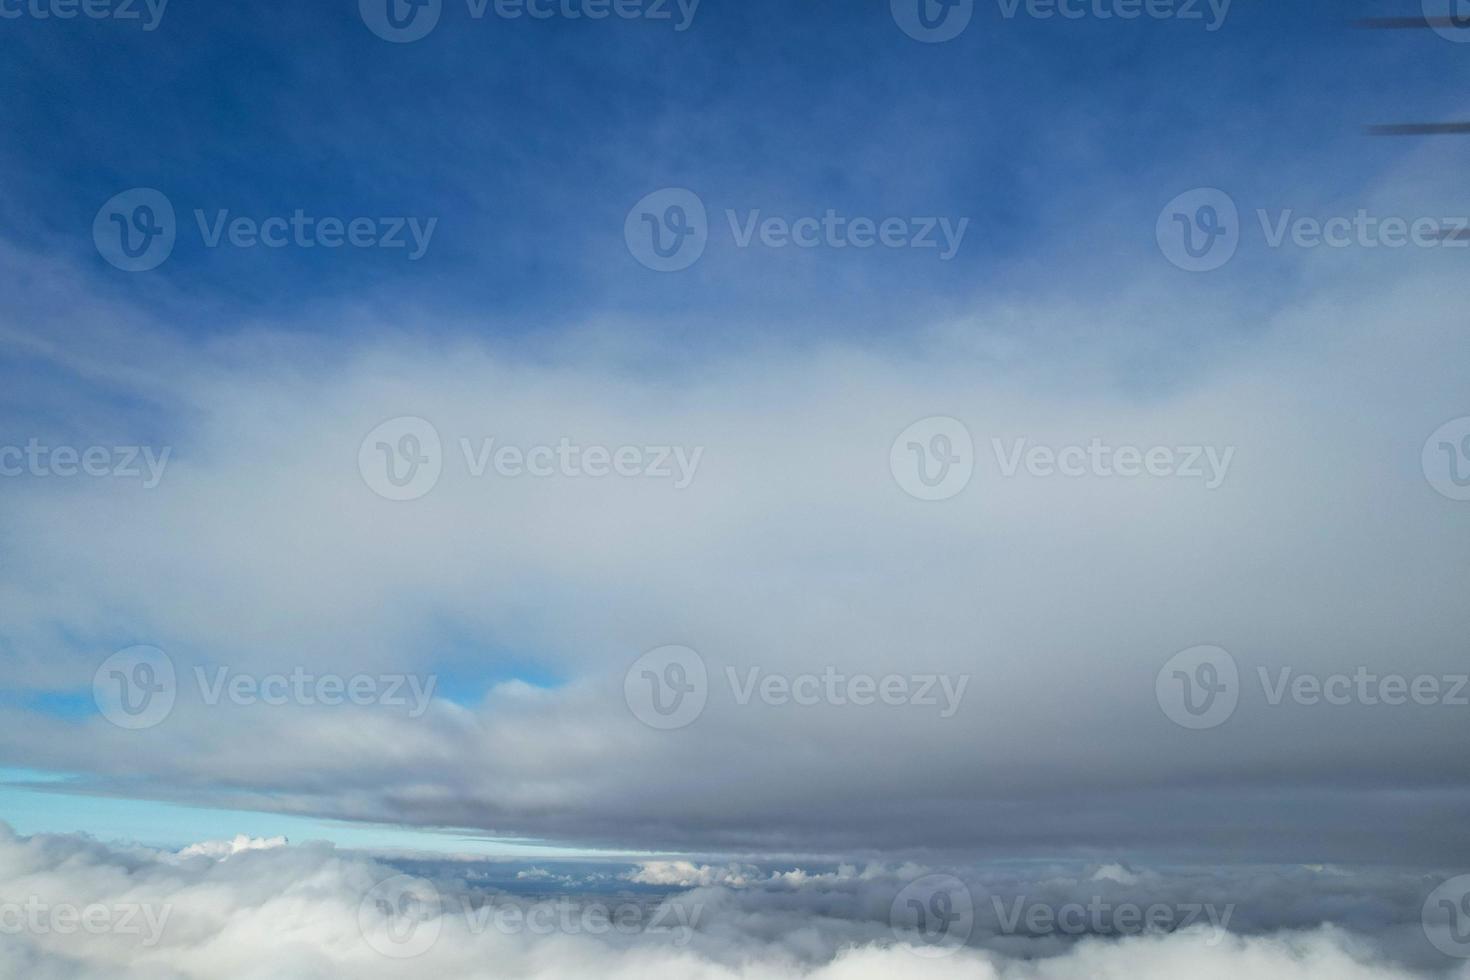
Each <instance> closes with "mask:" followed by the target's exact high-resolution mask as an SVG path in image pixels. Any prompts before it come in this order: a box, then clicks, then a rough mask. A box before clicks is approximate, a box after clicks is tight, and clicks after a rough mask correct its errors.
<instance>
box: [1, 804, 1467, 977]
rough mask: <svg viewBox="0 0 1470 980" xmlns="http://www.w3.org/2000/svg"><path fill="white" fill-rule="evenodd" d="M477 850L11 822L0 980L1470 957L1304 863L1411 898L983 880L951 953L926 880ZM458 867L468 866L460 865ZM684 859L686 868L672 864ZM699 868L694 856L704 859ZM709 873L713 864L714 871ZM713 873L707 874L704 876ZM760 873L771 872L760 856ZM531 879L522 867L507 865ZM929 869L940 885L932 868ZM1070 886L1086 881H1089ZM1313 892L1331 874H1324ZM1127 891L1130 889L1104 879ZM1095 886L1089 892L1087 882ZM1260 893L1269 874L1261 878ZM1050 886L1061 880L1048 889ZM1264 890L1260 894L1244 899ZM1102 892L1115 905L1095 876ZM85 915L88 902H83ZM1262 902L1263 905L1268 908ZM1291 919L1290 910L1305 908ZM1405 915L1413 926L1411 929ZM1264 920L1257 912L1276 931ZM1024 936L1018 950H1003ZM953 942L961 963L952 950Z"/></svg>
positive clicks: (1352, 964) (1325, 972) (1221, 968)
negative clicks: (916, 892) (1135, 911)
mask: <svg viewBox="0 0 1470 980" xmlns="http://www.w3.org/2000/svg"><path fill="white" fill-rule="evenodd" d="M457 864H461V863H460V862H453V861H445V862H440V863H439V865H438V867H439V868H440V870H439V871H435V872H430V873H425V874H421V875H419V876H416V877H411V876H407V875H405V874H404V872H403V871H402V870H401V867H400V866H395V865H394V864H391V863H388V862H385V861H383V860H380V859H374V858H373V857H371V856H368V855H364V854H359V853H352V852H343V851H339V850H336V849H334V848H332V847H331V846H328V845H315V844H313V845H307V846H295V847H284V846H283V847H273V848H248V847H247V848H242V849H241V850H239V851H236V852H235V853H234V854H233V855H232V857H231V858H230V860H227V861H215V860H206V859H203V858H202V857H200V856H195V857H193V858H190V859H180V858H179V857H178V856H177V855H174V854H170V853H168V852H162V851H151V850H147V849H142V848H135V847H120V846H110V845H104V844H101V843H99V842H97V841H94V840H91V839H88V838H84V837H79V836H69V835H50V836H47V835H37V836H33V837H18V836H16V835H15V834H13V833H12V832H11V831H10V830H9V829H8V828H6V827H4V826H3V825H0V890H3V895H4V902H3V904H0V913H3V915H0V977H4V978H6V980H11V978H14V980H23V978H24V980H31V978H34V977H43V978H47V980H51V978H58V980H59V978H69V980H75V978H93V977H96V978H102V977H109V978H119V977H121V978H148V980H236V978H242V980H256V978H267V977H279V976H290V977H321V978H327V977H347V976H351V977H361V978H366V980H376V978H398V977H422V976H436V977H442V978H444V980H477V978H486V980H488V978H524V980H554V978H556V980H559V978H581V977H586V976H590V975H597V976H608V977H619V978H621V977H626V978H635V977H641V978H649V977H654V978H663V977H668V978H675V977H678V978H688V977H694V978H702V980H737V978H738V980H797V978H806V980H869V978H887V977H893V976H905V977H919V978H934V980H941V978H942V980H960V978H973V980H1084V978H1086V980H1092V978H1096V977H1130V978H1135V977H1136V978H1144V980H1152V978H1158V980H1165V978H1167V980H1176V978H1178V977H1181V976H1188V977H1192V978H1194V977H1198V978H1204V980H1214V978H1220V980H1225V978H1229V980H1235V978H1238V977H1245V976H1248V977H1252V978H1263V980H1299V978H1300V980H1305V978H1320V977H1333V978H1335V980H1409V978H1429V977H1437V978H1446V980H1448V978H1452V977H1459V978H1463V977H1466V976H1470V970H1467V969H1466V967H1465V966H1464V965H1463V964H1461V963H1458V962H1455V961H1451V960H1446V959H1443V958H1441V959H1438V960H1434V959H1431V958H1429V957H1428V956H1427V955H1424V954H1422V953H1421V954H1419V955H1418V959H1417V961H1416V960H1415V958H1414V957H1413V956H1405V955H1402V954H1401V952H1400V951H1398V950H1396V948H1395V942H1394V941H1393V939H1392V933H1393V930H1394V929H1395V928H1396V927H1398V926H1407V925H1408V923H1407V921H1406V920H1404V916H1405V915H1406V914H1408V913H1410V912H1413V910H1408V909H1404V908H1399V907H1397V905H1396V904H1395V896H1396V895H1397V892H1396V891H1395V889H1396V888H1397V887H1399V886H1401V885H1402V882H1399V883H1398V884H1395V878H1394V876H1393V875H1391V874H1388V873H1384V872H1378V873H1377V874H1371V875H1363V876H1361V877H1356V878H1355V879H1354V881H1353V882H1352V883H1351V884H1350V885H1348V886H1343V885H1342V884H1341V883H1336V882H1334V883H1333V884H1332V885H1330V886H1327V885H1323V883H1322V880H1321V879H1320V878H1319V877H1312V876H1310V875H1305V876H1304V875H1303V873H1301V872H1294V873H1288V874H1287V875H1285V877H1284V878H1283V879H1282V880H1284V881H1285V882H1286V883H1287V884H1286V885H1285V886H1282V887H1280V888H1279V894H1277V895H1276V897H1275V899H1274V901H1275V903H1276V906H1275V910H1274V913H1275V914H1281V913H1284V912H1286V910H1287V909H1288V908H1291V907H1295V908H1296V909H1297V911H1298V913H1301V916H1300V917H1307V916H1305V912H1306V910H1307V909H1314V910H1315V911H1316V912H1318V913H1325V912H1327V910H1329V909H1331V908H1332V907H1333V896H1334V895H1344V894H1347V893H1348V892H1349V891H1350V890H1353V889H1356V891H1357V892H1358V893H1359V894H1361V895H1364V896H1367V898H1366V899H1365V900H1370V901H1373V902H1377V903H1379V904H1380V905H1382V906H1383V908H1384V909H1385V910H1392V914H1391V915H1390V916H1389V917H1390V918H1394V917H1397V918H1396V919H1395V921H1392V922H1385V923H1383V924H1380V925H1379V926H1378V927H1377V928H1374V929H1355V928H1350V927H1347V926H1341V925H1332V924H1323V923H1324V922H1327V921H1328V920H1329V919H1330V916H1328V917H1325V918H1322V919H1319V920H1318V922H1317V923H1316V924H1314V925H1311V926H1304V927H1301V928H1295V927H1291V926H1289V925H1287V924H1286V923H1285V920H1284V919H1282V920H1281V921H1279V922H1278V923H1277V924H1276V925H1275V926H1273V927H1272V928H1269V929H1255V928H1248V929H1246V930H1244V931H1230V932H1225V933H1218V934H1217V933H1213V932H1212V931H1211V930H1210V929H1209V928H1208V927H1206V926H1201V925H1191V926H1188V927H1184V928H1180V929H1177V930H1175V931H1164V930H1153V931H1149V930H1136V931H1133V932H1127V933H1119V934H1107V933H1106V932H1098V931H1090V932H1085V933H1080V934H1074V935H1071V936H1069V937H1067V938H1068V941H1067V942H1065V943H1054V942H1048V941H1047V940H1046V938H1045V937H1041V936H1034V935H1033V936H1021V935H1011V936H1008V937H1002V936H999V935H998V934H997V933H996V932H995V931H994V928H993V926H994V921H993V917H990V916H988V913H986V912H984V911H983V909H984V908H985V906H986V904H987V902H986V901H985V899H986V897H988V896H989V895H990V892H987V891H985V889H986V888H989V887H994V886H998V885H1000V884H1001V883H1002V881H1003V879H1002V878H997V877H996V874H997V872H994V871H993V870H992V871H987V870H985V869H971V870H969V871H966V872H964V874H965V876H966V879H967V884H968V887H969V888H970V890H971V891H972V892H974V893H975V909H976V914H975V921H974V927H973V929H970V928H969V927H968V926H967V928H966V931H967V933H969V942H968V945H965V946H963V947H957V948H947V947H937V946H935V945H932V944H927V945H926V944H925V943H924V942H922V941H921V940H918V939H917V938H916V937H915V936H914V935H913V934H912V933H911V932H908V931H905V930H903V929H900V930H899V931H897V932H895V930H894V927H893V920H892V919H891V913H890V910H891V908H892V907H893V905H894V903H895V901H896V900H897V899H899V898H901V897H902V895H903V894H905V892H904V889H906V888H911V887H912V885H913V881H914V879H912V878H911V877H907V876H905V875H900V874H898V873H897V869H887V870H885V869H882V868H877V867H870V868H868V869H865V871H864V872H862V873H857V872H855V870H854V869H852V868H847V869H842V870H840V871H839V872H836V873H832V872H817V873H814V874H812V875H811V876H810V877H808V878H806V879H804V880H802V881H800V882H793V881H792V880H791V879H789V878H788V879H786V880H785V881H784V882H782V883H781V885H780V886H777V887H768V886H766V885H753V884H751V883H749V882H745V883H742V884H741V885H740V886H739V887H732V886H731V885H728V884H701V885H698V886H697V887H691V888H677V889H675V888H665V889H661V890H655V891H649V890H647V889H642V890H633V891H615V892H589V891H577V890H576V889H574V888H571V889H568V888H563V889H559V890H557V891H554V892H553V891H547V892H542V893H539V894H536V895H520V896H512V895H509V894H507V893H506V892H504V891H502V890H500V889H498V888H496V887H495V886H493V885H485V884H471V883H470V879H471V878H473V876H472V875H466V874H465V873H464V872H465V870H466V869H465V868H464V867H463V866H459V867H457V868H455V867H454V866H455V865H457ZM451 869H453V870H451ZM663 870H664V871H669V868H668V867H666V866H665V867H663ZM686 870H687V869H686ZM695 870H696V871H697V870H699V869H697V868H696V869H695ZM704 870H706V871H708V870H710V869H708V868H706V869H704ZM749 871H750V876H751V877H756V876H759V871H758V870H757V869H755V868H754V867H752V868H750V869H749ZM1055 872H1056V869H1046V868H1039V869H1032V873H1031V874H1029V875H1020V874H1019V873H1018V872H1012V874H1016V875H1018V876H1017V877H1014V878H1012V879H1010V880H1009V883H1010V884H1011V885H1017V886H1023V887H1025V888H1027V889H1030V895H1031V897H1032V898H1033V899H1035V900H1038V901H1059V900H1060V899H1061V897H1062V896H1065V897H1066V899H1067V900H1071V901H1077V902H1082V901H1086V900H1087V899H1086V898H1085V893H1086V891H1087V889H1088V887H1091V886H1089V885H1088V884H1087V883H1088V882H1091V885H1092V886H1095V885H1097V884H1099V880H1098V879H1097V878H1096V876H1095V875H1090V874H1088V873H1087V871H1086V870H1085V869H1083V870H1081V871H1079V872H1078V873H1077V876H1076V877H1074V878H1071V879H1066V878H1063V877H1061V876H1058V875H1057V874H1056V873H1055ZM504 873H505V875H506V877H507V878H509V877H513V875H512V874H511V872H509V871H506V872H504ZM1149 877H1154V878H1156V880H1157V884H1156V885H1155V886H1154V887H1153V888H1151V889H1145V890H1144V891H1141V892H1138V893H1128V892H1120V893H1117V894H1113V893H1111V892H1108V893H1105V895H1104V897H1105V898H1106V899H1107V901H1109V902H1111V903H1114V905H1115V906H1120V905H1121V903H1123V902H1124V901H1126V900H1128V899H1129V898H1134V899H1138V900H1140V901H1142V900H1144V899H1145V898H1146V899H1147V900H1150V901H1152V902H1155V903H1167V902H1179V901H1181V898H1182V897H1183V896H1186V895H1195V896H1196V897H1195V899H1194V900H1196V901H1198V894H1201V893H1203V892H1205V891H1207V890H1208V888H1209V887H1213V888H1214V889H1216V890H1218V891H1219V892H1220V893H1222V894H1224V893H1230V892H1232V890H1239V889H1241V888H1242V887H1243V886H1244V885H1246V884H1247V882H1248V881H1249V880H1250V879H1252V878H1259V879H1261V880H1264V879H1266V878H1268V877H1270V874H1269V873H1268V872H1266V871H1259V872H1239V873H1237V874H1235V875H1233V876H1232V875H1229V874H1225V875H1222V876H1220V877H1219V878H1217V879H1206V878H1201V877H1195V878H1189V877H1188V876H1185V877H1179V878H1176V877H1175V876H1173V875H1172V874H1169V873H1164V872H1150V873H1149ZM918 880H920V881H922V880H925V879H923V878H920V879H918ZM1069 882H1070V884H1069ZM1314 883H1315V884H1314ZM1101 884H1103V885H1105V886H1107V887H1109V888H1114V887H1122V886H1121V885H1120V883H1118V882H1114V881H1102V882H1101ZM1079 886H1080V890H1079ZM1256 887H1260V886H1259V883H1258V884H1257V886H1256ZM1048 889H1052V890H1054V893H1050V892H1048V891H1047V890H1048ZM1247 892H1248V889H1247V890H1246V891H1240V894H1241V895H1242V896H1244V895H1245V894H1247ZM1092 895H1093V898H1092V900H1093V901H1096V900H1097V898H1098V893H1097V891H1096V889H1095V888H1094V889H1093V892H1092ZM67 909H71V910H73V912H72V913H69V914H68V913H65V910H67ZM1261 911H1263V910H1258V913H1257V916H1258V918H1259V916H1260V913H1261ZM1287 917H1288V918H1289V916H1287ZM1401 920H1402V921H1401ZM1258 924H1259V923H1258ZM1002 940H1004V941H1002ZM936 952H943V953H945V954H946V955H943V956H935V955H933V954H935V953H936Z"/></svg>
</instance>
